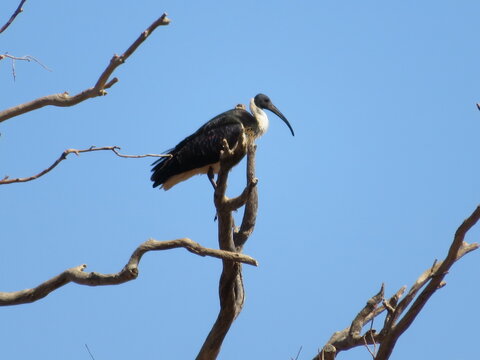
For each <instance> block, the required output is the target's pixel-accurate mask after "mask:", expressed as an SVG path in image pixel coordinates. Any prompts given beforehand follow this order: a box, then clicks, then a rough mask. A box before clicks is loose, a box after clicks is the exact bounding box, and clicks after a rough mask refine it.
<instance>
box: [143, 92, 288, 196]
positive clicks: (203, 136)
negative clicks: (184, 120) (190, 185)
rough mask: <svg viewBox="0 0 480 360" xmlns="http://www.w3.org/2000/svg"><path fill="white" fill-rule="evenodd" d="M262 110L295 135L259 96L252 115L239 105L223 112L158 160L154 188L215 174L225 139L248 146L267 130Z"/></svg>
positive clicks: (261, 95)
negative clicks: (279, 121) (269, 113)
mask: <svg viewBox="0 0 480 360" xmlns="http://www.w3.org/2000/svg"><path fill="white" fill-rule="evenodd" d="M263 109H268V110H270V111H272V112H273V113H275V114H276V115H277V116H278V117H280V118H281V119H282V120H283V121H284V122H285V123H286V124H287V126H288V127H289V129H290V131H291V132H292V135H294V132H293V129H292V127H291V126H290V123H289V122H288V120H287V119H286V118H285V116H283V114H282V113H281V112H280V111H279V110H278V109H277V108H276V107H275V105H273V104H272V102H271V101H270V98H269V97H268V96H266V95H264V94H258V95H257V96H255V97H254V98H253V99H251V100H250V111H251V113H250V112H248V111H247V110H245V108H244V107H239V106H237V107H236V108H235V109H232V110H228V111H226V112H224V113H221V114H220V115H217V116H215V117H214V118H213V119H211V120H210V121H208V122H207V123H205V124H204V125H203V126H201V127H200V128H199V129H198V130H197V131H195V132H194V133H193V134H192V135H190V136H188V137H186V138H185V139H183V140H182V141H180V142H179V143H178V144H177V146H175V147H174V148H173V149H170V150H168V151H167V153H168V154H170V155H171V156H169V157H163V158H160V159H159V160H157V161H155V162H154V163H153V164H152V165H153V169H152V176H151V178H150V179H151V180H152V181H153V187H157V186H160V187H161V188H163V189H164V190H168V189H170V188H171V187H172V186H174V185H176V184H178V183H179V182H181V181H184V180H187V179H189V178H190V177H192V176H193V175H198V174H207V173H209V171H210V169H212V170H211V171H213V173H218V171H219V169H220V164H219V161H220V151H221V150H222V148H223V139H225V140H226V141H227V142H228V145H229V147H230V148H233V147H234V146H235V145H236V144H237V142H238V141H239V140H240V141H246V142H247V143H248V142H250V141H253V140H254V139H256V138H258V137H260V136H262V135H263V134H264V133H265V132H266V131H267V129H268V125H269V121H268V117H267V114H266V113H265V112H264V111H263ZM244 156H245V153H240V154H239V155H238V156H237V158H236V159H235V161H236V163H238V162H240V160H241V159H242V158H243V157H244Z"/></svg>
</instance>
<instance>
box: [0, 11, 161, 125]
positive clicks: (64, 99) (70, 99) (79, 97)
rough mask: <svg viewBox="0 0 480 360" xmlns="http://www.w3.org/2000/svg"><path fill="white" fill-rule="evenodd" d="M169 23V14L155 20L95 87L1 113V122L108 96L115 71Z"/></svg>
mask: <svg viewBox="0 0 480 360" xmlns="http://www.w3.org/2000/svg"><path fill="white" fill-rule="evenodd" d="M169 23H170V19H168V18H167V14H163V15H162V16H160V17H159V18H158V19H157V20H155V21H154V22H153V23H152V25H150V26H149V27H148V28H147V29H146V30H145V31H144V32H142V33H141V34H140V36H139V37H138V38H137V40H135V41H134V42H133V44H132V45H130V47H129V48H128V49H127V50H126V51H125V52H124V53H123V54H122V55H120V56H119V55H113V57H112V59H111V60H110V63H109V64H108V66H107V67H106V68H105V70H104V71H103V72H102V74H101V75H100V77H99V78H98V80H97V82H96V84H95V86H94V87H91V88H89V89H86V90H84V91H82V92H80V93H78V94H76V95H73V96H70V95H69V94H68V93H67V92H64V93H63V94H53V95H47V96H44V97H41V98H38V99H35V100H33V101H30V102H27V103H24V104H20V105H17V106H14V107H11V108H9V109H6V110H3V111H0V122H2V121H5V120H8V119H10V118H12V117H15V116H19V115H22V114H25V113H27V112H29V111H33V110H36V109H39V108H42V107H44V106H48V105H52V106H60V107H67V106H73V105H76V104H78V103H80V102H82V101H84V100H87V99H91V98H94V97H97V96H102V95H106V94H107V92H106V91H105V90H106V89H109V88H110V87H112V86H113V85H114V84H115V83H116V82H117V81H118V79H117V78H116V77H115V78H113V79H110V76H111V75H112V74H113V72H114V71H115V69H116V68H117V67H118V66H120V65H121V64H123V63H124V62H125V61H126V60H127V59H128V58H129V56H130V55H132V54H133V52H134V51H135V50H137V48H138V47H139V46H140V45H141V44H142V43H143V42H144V41H145V40H146V39H147V38H148V36H149V35H150V34H151V33H152V32H153V31H154V30H155V29H156V28H157V27H159V26H161V25H168V24H169ZM109 79H110V80H109Z"/></svg>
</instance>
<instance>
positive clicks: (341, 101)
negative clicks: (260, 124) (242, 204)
mask: <svg viewBox="0 0 480 360" xmlns="http://www.w3.org/2000/svg"><path fill="white" fill-rule="evenodd" d="M17 5H18V0H16V1H14V0H8V1H7V0H4V1H2V2H0V15H1V16H0V21H1V22H2V24H3V22H4V21H6V20H7V19H8V18H9V17H10V15H11V13H12V12H13V10H14V9H15V8H16V6H17ZM24 10H25V11H24V13H22V14H21V15H20V16H19V17H18V18H17V20H16V21H15V22H14V23H13V25H12V26H11V27H10V28H9V29H8V30H7V31H6V32H5V33H3V34H2V35H0V53H4V52H8V53H10V54H13V55H17V56H22V55H26V54H28V55H32V56H35V57H36V58H38V59H39V60H40V61H42V63H44V64H45V65H47V66H48V67H49V68H50V69H52V71H51V72H49V71H46V70H45V69H43V68H42V67H40V66H38V65H37V64H35V63H23V62H22V63H21V62H17V64H16V74H17V77H16V81H13V78H12V73H11V67H10V62H9V61H7V60H3V61H1V62H0V84H1V88H0V106H1V108H2V109H4V108H8V107H10V106H13V105H17V104H19V103H22V102H25V101H29V100H32V99H34V98H37V97H40V96H43V95H48V94H53V93H59V92H63V91H69V92H70V93H71V94H73V93H76V92H79V91H81V90H84V89H86V88H88V87H90V86H93V85H94V83H95V82H96V80H97V78H98V76H99V74H100V73H101V72H102V71H103V69H104V68H105V66H106V65H107V64H108V62H109V60H110V58H111V56H112V55H113V54H114V53H121V52H123V51H124V50H125V49H126V48H127V47H128V46H129V45H130V44H131V43H132V41H133V40H134V39H136V38H137V36H138V35H139V34H140V32H142V31H143V30H144V29H145V28H146V27H148V26H149V25H150V24H151V22H152V21H153V20H155V19H156V18H157V17H158V16H160V15H161V14H162V13H163V12H164V11H166V12H168V14H169V17H170V18H171V19H172V23H171V24H170V25H169V26H168V27H162V28H159V29H157V30H156V32H155V33H154V34H153V35H152V36H151V37H150V38H149V39H148V40H147V41H146V42H145V43H144V44H143V45H142V46H141V48H140V49H139V50H138V51H137V52H136V53H135V54H134V55H133V56H132V57H131V58H130V59H129V60H128V61H127V62H126V63H125V64H124V65H122V66H121V67H120V68H119V69H118V71H117V72H116V73H115V75H116V76H118V77H119V79H120V82H119V83H117V84H116V85H115V86H114V87H112V88H111V89H110V90H109V91H108V96H106V97H102V98H96V99H93V100H89V101H86V102H84V103H82V104H80V105H77V106H75V107H73V108H52V107H50V108H43V109H41V110H38V111H35V112H31V113H28V114H25V115H23V116H21V117H17V118H14V119H11V120H8V121H6V122H4V123H2V124H1V126H0V132H1V137H0V175H1V176H2V177H3V176H4V175H9V176H11V177H19V176H29V175H32V174H34V173H36V172H38V171H40V170H42V169H44V168H46V167H47V166H48V165H50V164H51V163H52V162H53V161H54V160H55V159H56V158H57V157H58V156H59V155H60V154H61V152H62V151H63V150H65V149H67V148H77V149H82V148H88V147H90V146H91V145H96V146H107V145H118V146H121V147H122V151H123V152H124V153H128V154H143V153H160V152H163V151H165V150H167V149H168V148H170V147H172V146H173V145H175V144H176V143H177V142H178V141H180V140H181V139H183V138H184V137H185V136H187V135H189V134H190V133H192V132H193V131H195V130H196V129H197V128H198V127H199V126H200V125H201V124H203V123H204V122H206V121H207V120H209V119H210V118H211V117H213V116H215V115H216V114H218V113H220V112H222V111H225V110H227V109H230V108H232V107H233V106H234V105H235V104H237V103H248V101H249V99H250V98H251V97H253V96H254V95H256V94H257V93H259V92H264V93H266V94H268V95H269V96H270V97H271V99H272V100H273V102H274V103H275V104H276V105H277V106H278V108H279V109H280V110H281V111H282V112H283V113H284V115H285V116H286V117H287V118H288V119H289V121H290V122H291V124H292V126H293V128H294V129H295V133H296V136H295V137H292V136H291V135H290V132H289V130H288V128H287V127H286V126H285V125H284V124H283V123H282V122H281V121H280V120H279V119H278V118H276V117H275V116H274V115H271V116H270V130H269V132H268V133H267V134H266V135H265V136H264V137H263V138H261V139H260V140H259V141H258V150H257V176H258V178H259V184H258V187H259V214H258V219H257V227H256V229H255V232H254V234H253V235H252V236H251V238H250V239H249V241H248V243H247V245H246V247H245V253H247V254H249V255H251V256H253V257H255V258H256V259H257V260H258V261H259V263H260V266H259V267H258V268H253V267H250V266H244V280H245V290H246V294H247V298H246V303H245V307H244V310H243V312H242V313H241V315H240V316H239V318H238V319H237V321H236V322H235V323H234V325H233V327H232V329H231V331H230V333H229V334H228V336H227V338H226V340H225V343H224V346H223V349H222V352H221V355H220V358H221V359H290V358H291V357H295V355H296V354H297V352H298V350H299V348H300V347H301V346H302V347H303V350H302V353H301V355H300V357H299V358H300V359H302V360H303V359H311V358H312V357H313V356H314V355H315V353H316V351H317V349H318V348H320V347H322V346H323V345H324V344H325V342H326V341H327V340H328V338H329V337H330V336H331V334H332V333H333V332H335V331H337V330H341V329H343V328H345V327H346V326H348V325H349V323H350V322H351V320H352V319H353V317H354V316H355V315H356V314H357V312H358V311H359V310H360V309H361V308H362V307H363V306H364V304H365V302H366V301H367V299H369V298H370V297H371V296H372V295H374V294H375V293H376V292H377V291H378V290H379V288H380V285H381V283H382V282H385V285H386V293H387V294H388V295H391V294H393V293H394V292H396V291H397V290H398V289H399V288H400V287H401V286H402V285H411V284H412V283H413V282H414V281H415V279H416V278H417V277H418V276H419V275H420V274H421V273H422V272H423V271H424V270H425V269H426V268H428V267H429V266H431V265H432V263H433V261H434V259H436V258H438V259H442V258H443V257H444V256H445V254H446V251H447V249H448V247H449V245H450V243H451V240H452V237H453V234H454V232H455V230H456V228H457V227H458V225H459V224H460V223H461V222H462V221H463V219H464V218H465V217H467V216H468V215H469V214H470V213H471V212H472V211H473V210H474V208H475V207H476V205H477V204H478V203H480V188H479V180H480V179H479V178H480V169H479V162H478V158H479V155H478V154H479V140H478V139H479V134H480V113H479V111H478V110H477V109H476V107H475V103H476V102H478V101H479V100H480V89H479V86H478V84H479V76H480V71H479V69H480V47H479V46H478V42H479V41H478V40H479V33H480V31H479V30H480V22H479V20H478V14H479V13H480V3H479V2H478V1H455V2H453V1H443V0H440V1H439V0H436V1H429V0H428V1H410V0H407V1H393V2H385V1H352V0H347V1H333V0H331V1H323V0H322V1H280V0H279V1H253V0H246V1H236V2H232V1H209V0H206V1H179V0H176V1H170V0H169V1H151V0H142V1H138V2H132V1H116V2H107V1H101V2H98V1H81V2H70V1H68V2H65V1H48V2H36V1H27V3H26V4H25V7H24ZM151 162H152V160H151V159H121V158H118V157H116V156H114V155H113V154H112V153H107V152H105V153H88V154H82V155H81V156H79V157H76V156H74V155H70V157H69V158H68V160H67V161H65V162H63V163H62V164H60V166H59V167H58V168H57V169H55V170H54V171H53V172H51V173H49V174H48V175H46V176H44V177H43V178H41V179H39V180H36V181H32V182H29V183H24V184H13V185H7V186H2V187H1V188H0V199H1V207H0V225H1V227H0V234H1V242H0V254H1V255H0V290H1V291H14V290H20V289H24V288H29V287H33V286H36V285H37V284H39V283H41V282H43V281H45V280H47V279H48V278H51V277H53V276H54V275H56V274H58V273H60V272H62V271H63V270H65V269H67V268H69V267H73V266H77V265H79V264H82V263H86V264H88V269H87V270H90V271H97V272H104V273H112V272H117V271H119V270H120V269H121V268H122V267H123V265H124V264H125V263H126V261H127V260H128V258H129V256H130V254H131V252H132V251H133V250H134V249H135V248H136V246H138V245H139V244H140V243H141V242H143V241H145V240H147V239H148V238H150V237H152V238H155V239H158V240H168V239H175V238H179V237H185V236H187V237H190V238H192V239H193V240H195V241H197V242H200V243H201V244H202V245H204V246H208V247H217V246H218V245H217V240H216V236H217V235H216V226H217V225H216V223H215V222H214V221H213V218H214V215H215V210H214V206H213V202H212V189H211V186H210V184H209V182H208V181H207V179H206V177H195V178H193V179H191V180H189V181H188V182H185V183H182V184H180V185H178V186H176V187H174V188H173V189H172V190H170V191H168V192H164V191H163V190H162V191H159V190H157V189H152V188H151V183H150V180H149V177H150V163H151ZM244 168H245V164H244V163H241V164H240V165H238V166H237V167H236V168H235V170H234V171H233V172H232V174H231V176H230V187H229V192H230V194H231V195H235V194H236V193H238V191H240V189H241V188H242V187H243V185H244ZM239 215H240V214H239ZM479 234H480V229H476V230H474V231H472V232H471V233H470V234H469V237H468V239H467V240H468V241H475V240H478V236H479ZM479 259H480V252H478V253H476V252H474V253H472V254H469V255H467V256H466V257H465V258H464V259H462V260H461V261H460V262H459V263H457V264H456V265H455V266H454V268H453V269H452V271H451V273H450V274H449V275H448V276H447V278H446V281H447V286H446V287H445V288H443V289H442V290H440V291H438V293H436V294H435V295H434V297H433V298H432V299H431V301H430V302H429V303H428V304H427V306H426V307H425V309H424V311H423V312H422V313H421V315H420V316H419V317H418V319H417V320H416V321H415V323H414V324H413V326H412V327H411V328H410V329H409V330H408V331H407V333H406V334H405V335H404V336H402V337H401V338H400V341H399V342H398V345H397V347H396V350H395V352H394V354H393V356H392V359H406V358H408V359H429V358H430V359H459V360H462V359H474V358H478V354H479V349H478V345H477V342H478V329H477V327H478V326H477V324H478V321H479V318H480V310H478V299H479V297H480V283H479V281H478V279H479V273H480V271H479V269H480V266H479ZM220 271H221V262H220V261H219V260H217V259H212V258H201V257H198V256H195V255H193V254H191V253H188V252H187V251H185V250H172V251H167V252H160V253H149V254H147V255H146V256H145V257H144V259H143V260H142V262H141V265H140V276H139V278H138V279H137V280H135V281H132V282H129V283H127V284H124V285H120V286H113V287H96V288H89V287H85V286H79V285H75V284H69V285H67V286H65V287H63V288H61V289H60V290H58V291H56V292H54V293H52V294H51V295H49V296H48V297H46V298H45V299H42V300H40V301H38V302H36V303H34V304H28V305H21V306H13V307H4V308H2V309H0V311H1V314H2V315H1V319H2V321H1V325H0V339H1V346H0V358H2V359H21V360H23V359H32V358H35V359H50V360H55V359H70V360H88V359H90V356H89V354H88V353H87V351H86V349H85V346H84V344H88V346H89V347H90V349H91V351H92V353H93V355H94V356H95V359H96V360H106V359H145V360H149V359H192V358H194V357H195V355H196V354H197V352H198V350H199V349H200V347H201V344H202V343H203V341H204V339H205V337H206V336H207V334H208V332H209V330H210V328H211V325H212V324H213V322H214V321H215V318H216V316H217V312H218V307H219V305H218V295H217V294H218V279H219V274H220ZM374 326H375V327H377V328H378V327H380V323H376V324H375V325H374ZM340 357H341V358H342V359H370V355H369V353H368V352H367V350H366V349H364V348H359V349H356V350H353V351H350V352H348V353H344V354H341V355H340Z"/></svg>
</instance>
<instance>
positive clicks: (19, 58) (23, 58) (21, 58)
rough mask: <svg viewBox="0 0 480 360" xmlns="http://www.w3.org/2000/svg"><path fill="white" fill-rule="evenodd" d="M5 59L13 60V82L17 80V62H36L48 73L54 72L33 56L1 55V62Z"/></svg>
mask: <svg viewBox="0 0 480 360" xmlns="http://www.w3.org/2000/svg"><path fill="white" fill-rule="evenodd" d="M3 59H10V60H12V75H13V81H15V79H16V78H17V75H16V72H15V61H27V62H30V61H34V62H36V63H37V64H38V65H40V66H41V67H43V68H44V69H45V70H47V71H52V70H51V69H49V68H48V67H47V66H46V65H44V64H42V63H41V62H40V61H39V60H37V59H36V58H34V57H33V56H31V55H25V56H13V55H10V54H1V55H0V61H1V60H3Z"/></svg>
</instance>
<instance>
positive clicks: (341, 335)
mask: <svg viewBox="0 0 480 360" xmlns="http://www.w3.org/2000/svg"><path fill="white" fill-rule="evenodd" d="M479 219H480V207H477V208H476V209H475V211H473V213H472V214H471V215H470V216H469V217H468V218H467V219H466V220H465V221H464V222H463V223H462V224H461V225H460V226H459V228H458V229H457V231H456V232H455V236H454V239H453V242H452V244H451V246H450V249H449V251H448V254H447V256H446V258H445V259H444V260H443V261H435V262H434V263H433V265H432V266H431V267H430V268H428V269H427V270H425V271H424V272H423V273H422V274H421V275H420V276H419V277H418V279H417V280H416V281H415V283H414V284H413V285H412V286H411V288H410V290H409V291H408V293H407V295H406V296H405V297H404V298H403V299H402V300H401V301H400V302H399V300H400V298H401V296H402V295H403V293H404V292H405V290H406V288H405V287H402V288H401V289H400V290H399V291H397V293H396V294H394V295H393V296H392V297H391V298H390V299H385V298H383V285H382V289H381V291H380V292H379V293H378V294H377V295H375V296H373V297H372V298H371V299H370V300H369V301H368V303H367V305H366V306H365V307H364V308H363V309H362V311H360V312H359V314H358V315H357V316H356V317H355V320H354V321H353V322H352V324H351V325H350V326H349V327H348V328H346V329H344V330H342V331H338V332H336V333H334V334H333V335H332V337H331V338H330V340H329V341H328V342H327V344H326V345H325V346H324V347H323V349H322V350H321V352H320V353H319V354H318V355H317V356H315V357H314V360H320V359H334V358H335V357H336V355H337V354H338V353H339V352H340V351H345V350H348V349H351V348H352V347H357V346H368V345H372V344H373V345H374V346H375V349H376V347H377V346H378V352H376V353H375V352H372V351H370V349H369V351H370V352H371V353H372V354H373V356H374V359H375V360H387V359H388V358H389V357H390V355H391V353H392V351H393V349H394V347H395V345H396V342H397V340H398V339H399V337H400V336H401V335H402V334H403V333H404V332H405V331H406V330H407V329H408V328H409V327H410V325H411V324H412V323H413V321H414V320H415V319H416V317H417V316H418V314H419V313H420V311H421V310H422V309H423V307H424V306H425V304H426V303H427V301H428V300H429V299H430V297H431V296H432V295H433V294H434V293H435V292H436V291H437V290H438V289H440V288H442V287H443V286H445V282H444V281H443V279H444V278H445V276H446V274H447V273H448V272H449V270H450V268H451V267H452V265H453V264H454V263H455V262H456V261H458V260H459V259H461V258H462V257H463V256H464V255H465V254H468V253H469V252H471V251H474V250H476V249H478V248H479V247H480V245H479V244H477V243H472V244H468V243H466V242H465V241H464V239H465V236H466V234H467V232H468V231H469V230H470V229H471V228H472V227H473V226H474V225H475V224H476V223H477V221H478V220H479ZM422 288H423V290H422ZM420 290H422V291H421V292H420ZM419 292H420V293H419ZM380 303H382V305H380ZM407 309H408V310H407ZM385 310H386V311H387V313H388V314H387V316H386V317H385V321H384V323H383V328H382V329H381V330H380V331H378V332H377V331H376V330H374V329H369V330H367V331H366V332H365V333H363V335H362V334H361V330H362V328H363V327H364V326H365V325H366V324H367V323H368V322H370V321H372V320H373V319H374V318H375V317H377V316H378V315H380V314H381V313H382V312H384V311H385Z"/></svg>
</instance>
